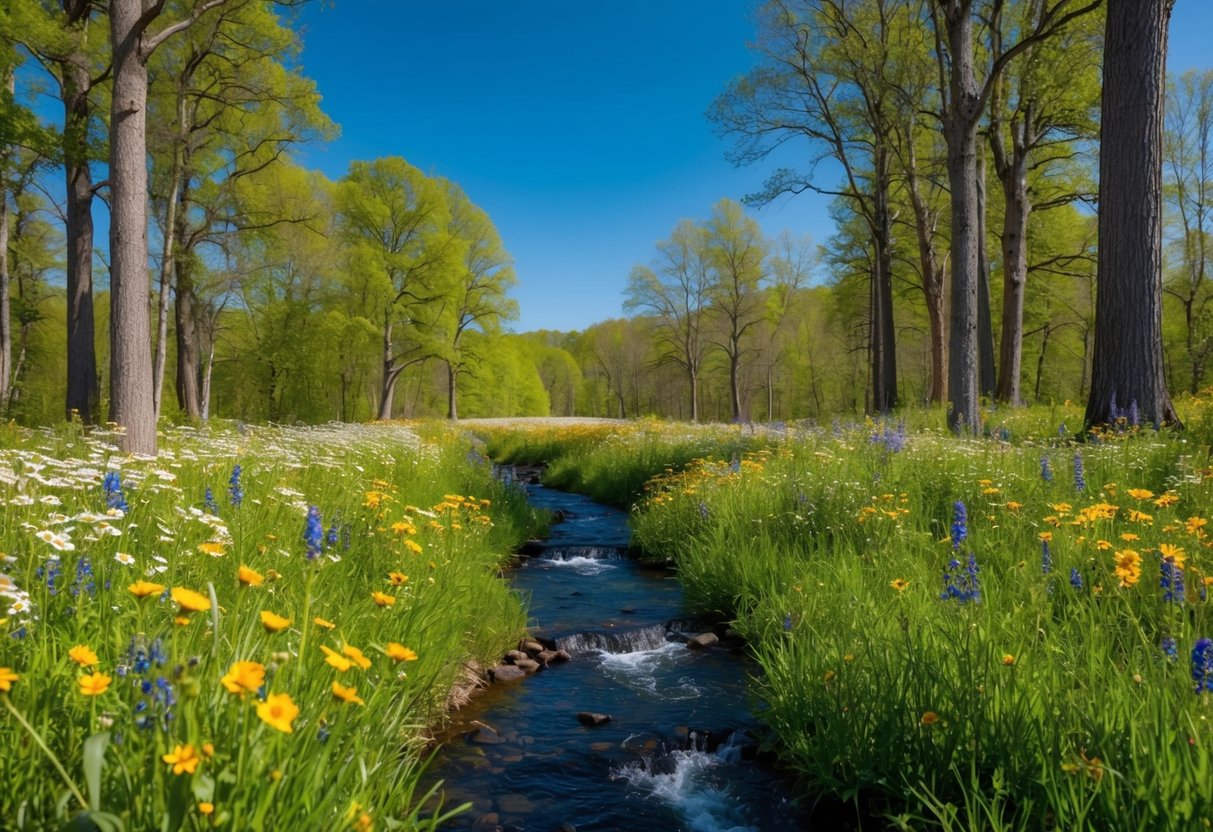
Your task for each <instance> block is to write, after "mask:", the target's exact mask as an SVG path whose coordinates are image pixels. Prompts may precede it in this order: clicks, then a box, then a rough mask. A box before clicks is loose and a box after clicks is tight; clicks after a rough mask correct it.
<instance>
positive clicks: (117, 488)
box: [101, 471, 130, 512]
mask: <svg viewBox="0 0 1213 832" xmlns="http://www.w3.org/2000/svg"><path fill="white" fill-rule="evenodd" d="M101 488H102V490H103V491H104V492H105V507H106V508H116V509H118V510H119V511H122V512H126V511H128V510H129V509H130V506H128V505H127V504H126V498H125V497H123V496H122V475H121V474H119V473H118V472H117V471H110V472H109V473H107V474H106V475H105V479H103V480H102V481H101Z"/></svg>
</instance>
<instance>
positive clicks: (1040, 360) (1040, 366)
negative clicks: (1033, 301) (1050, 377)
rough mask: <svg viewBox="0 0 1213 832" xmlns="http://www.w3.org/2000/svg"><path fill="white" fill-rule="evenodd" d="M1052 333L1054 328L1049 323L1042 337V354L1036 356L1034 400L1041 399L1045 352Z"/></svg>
mask: <svg viewBox="0 0 1213 832" xmlns="http://www.w3.org/2000/svg"><path fill="white" fill-rule="evenodd" d="M1050 334H1052V329H1050V328H1049V327H1048V326H1047V325H1046V326H1045V328H1044V330H1043V334H1042V335H1041V337H1040V355H1039V356H1037V357H1036V386H1035V389H1034V391H1033V396H1032V397H1033V400H1034V401H1036V402H1039V401H1040V378H1041V376H1042V375H1044V370H1045V353H1046V351H1047V350H1048V349H1049V335H1050Z"/></svg>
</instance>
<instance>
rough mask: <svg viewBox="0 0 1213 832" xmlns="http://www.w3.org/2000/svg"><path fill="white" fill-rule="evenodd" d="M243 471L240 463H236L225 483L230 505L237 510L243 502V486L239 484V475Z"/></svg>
mask: <svg viewBox="0 0 1213 832" xmlns="http://www.w3.org/2000/svg"><path fill="white" fill-rule="evenodd" d="M243 470H244V469H243V468H242V467H241V466H240V463H239V462H237V463H236V467H234V468H233V469H232V476H231V478H230V479H228V481H227V493H228V496H229V497H230V498H231V500H232V505H234V506H236V507H237V508H239V507H240V504H241V503H243V502H244V486H242V485H241V484H240V474H241V472H242V471H243Z"/></svg>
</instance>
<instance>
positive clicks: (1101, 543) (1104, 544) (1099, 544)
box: [1095, 540, 1113, 552]
mask: <svg viewBox="0 0 1213 832" xmlns="http://www.w3.org/2000/svg"><path fill="white" fill-rule="evenodd" d="M1095 548H1096V549H1098V550H1100V551H1101V552H1106V551H1108V550H1109V549H1111V548H1113V547H1112V544H1111V543H1109V542H1108V541H1106V540H1097V541H1095Z"/></svg>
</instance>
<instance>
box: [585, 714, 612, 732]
mask: <svg viewBox="0 0 1213 832" xmlns="http://www.w3.org/2000/svg"><path fill="white" fill-rule="evenodd" d="M577 721H578V722H580V723H581V724H582V725H584V726H586V727H587V728H595V727H597V726H599V725H606V724H607V723H608V722H610V721H611V717H610V715H609V714H598V713H594V712H593V711H578V712H577Z"/></svg>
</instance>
